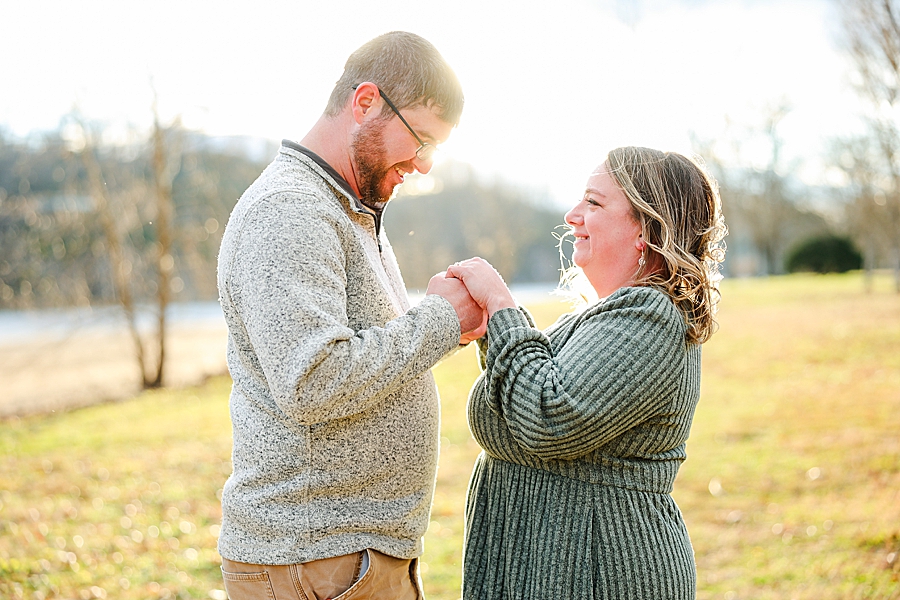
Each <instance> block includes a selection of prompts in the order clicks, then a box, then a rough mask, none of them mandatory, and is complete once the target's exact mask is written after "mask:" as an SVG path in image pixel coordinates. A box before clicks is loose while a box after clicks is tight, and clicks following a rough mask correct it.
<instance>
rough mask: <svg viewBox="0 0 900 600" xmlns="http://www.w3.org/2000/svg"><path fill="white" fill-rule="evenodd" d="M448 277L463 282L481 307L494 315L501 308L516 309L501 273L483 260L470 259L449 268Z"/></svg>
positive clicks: (489, 314)
mask: <svg viewBox="0 0 900 600" xmlns="http://www.w3.org/2000/svg"><path fill="white" fill-rule="evenodd" d="M447 277H456V278H457V279H459V280H460V281H462V282H463V283H464V284H465V286H466V289H467V290H469V294H471V295H472V298H473V299H474V300H475V302H477V303H478V305H479V306H481V307H482V308H484V309H485V310H486V311H487V314H488V316H491V315H493V314H494V313H495V312H497V311H498V310H500V309H501V308H515V307H516V301H515V300H514V299H513V297H512V293H510V291H509V288H508V287H506V283H504V282H503V278H502V277H501V276H500V273H498V272H497V270H496V269H494V267H492V266H491V264H490V263H489V262H488V261H486V260H484V259H483V258H478V257H475V258H470V259H468V260H464V261H462V262H458V263H456V264H455V265H452V266H450V267H448V268H447Z"/></svg>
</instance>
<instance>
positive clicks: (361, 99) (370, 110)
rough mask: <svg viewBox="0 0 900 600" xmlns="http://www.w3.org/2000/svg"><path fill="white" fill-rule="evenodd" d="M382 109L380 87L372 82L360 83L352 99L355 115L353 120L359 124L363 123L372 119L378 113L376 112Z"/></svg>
mask: <svg viewBox="0 0 900 600" xmlns="http://www.w3.org/2000/svg"><path fill="white" fill-rule="evenodd" d="M380 108H381V93H380V92H379V91H378V86H377V85H375V84H374V83H372V82H371V81H366V82H363V83H360V84H359V85H358V86H356V89H355V90H353V95H352V96H351V97H350V110H351V112H352V113H353V119H354V120H355V121H356V122H357V123H362V122H363V121H365V120H366V119H369V118H372V117H373V116H375V115H376V114H377V113H376V112H375V111H377V110H380Z"/></svg>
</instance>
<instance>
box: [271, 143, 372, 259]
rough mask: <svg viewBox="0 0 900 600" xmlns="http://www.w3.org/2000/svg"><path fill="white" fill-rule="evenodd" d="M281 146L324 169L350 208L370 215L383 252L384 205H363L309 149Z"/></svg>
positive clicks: (335, 172)
mask: <svg viewBox="0 0 900 600" xmlns="http://www.w3.org/2000/svg"><path fill="white" fill-rule="evenodd" d="M281 145H282V146H285V147H287V148H290V149H291V150H296V151H297V152H300V153H302V154H305V155H306V156H308V157H309V158H310V159H311V160H312V161H313V162H315V163H316V164H317V165H319V166H320V167H322V170H324V171H325V172H326V173H328V175H329V176H330V177H331V178H332V179H333V180H334V182H335V183H336V184H338V186H339V187H340V188H341V191H342V192H344V194H345V195H346V196H347V198H349V199H350V208H352V209H353V211H354V212H356V213H359V214H364V215H370V216H371V217H372V218H373V219H374V220H375V241H377V242H378V251H379V252H381V215H382V214H383V213H384V204H382V205H381V206H379V207H377V208H372V207H370V206H366V205H365V204H363V202H362V200H361V199H360V198H359V196H357V195H356V192H354V191H353V188H351V187H350V184H349V183H347V180H346V179H344V178H343V177H342V176H341V175H340V173H338V172H337V171H336V170H335V168H334V167H332V166H331V165H329V164H328V163H327V162H325V159H324V158H322V157H321V156H319V155H318V154H316V153H315V152H313V151H312V150H310V149H309V148H307V147H305V146H301V145H300V144H298V143H297V142H292V141H291V140H281Z"/></svg>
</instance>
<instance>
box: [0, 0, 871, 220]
mask: <svg viewBox="0 0 900 600" xmlns="http://www.w3.org/2000/svg"><path fill="white" fill-rule="evenodd" d="M4 4H5V6H4V7H3V10H2V13H3V17H4V18H3V21H4V32H3V35H2V36H0V82H2V84H0V86H2V91H0V127H6V128H7V129H8V130H11V131H12V132H13V133H15V134H17V135H24V134H26V133H28V132H29V131H32V130H36V129H50V128H54V127H55V126H56V125H57V124H58V122H59V120H60V117H61V116H62V115H64V114H65V113H67V112H68V111H70V110H71V109H72V107H73V106H75V105H76V103H77V104H78V106H79V107H80V108H81V110H82V112H84V113H85V114H86V115H87V116H88V117H89V118H92V119H98V120H101V121H105V122H107V123H108V124H110V125H111V126H113V127H114V128H118V129H120V130H123V129H125V128H127V127H129V126H136V127H145V126H146V125H147V124H148V122H149V120H150V118H151V117H150V105H151V101H152V92H151V88H150V79H151V76H152V79H153V83H154V86H155V87H156V89H157V91H158V94H159V97H160V110H161V113H162V115H163V118H164V119H171V118H173V117H174V116H176V115H181V117H182V119H183V121H184V123H185V124H186V125H187V126H189V127H192V128H197V129H201V130H203V131H205V132H207V133H209V134H214V135H218V134H223V135H251V136H261V137H266V138H270V139H272V140H276V141H277V140H280V139H282V138H291V139H299V138H301V137H302V136H303V135H304V134H305V132H306V131H307V129H308V128H309V127H310V126H311V125H312V124H313V123H314V122H315V120H316V119H317V118H318V116H319V115H320V114H321V111H322V109H323V107H324V105H325V102H326V99H327V97H328V95H329V93H330V91H331V87H332V85H333V83H334V81H335V80H336V79H337V78H338V76H339V75H340V73H341V70H342V68H343V64H344V61H345V60H346V58H347V56H348V55H349V54H350V53H351V52H352V51H353V50H354V49H356V48H357V47H359V46H360V45H361V44H362V43H364V42H365V41H367V40H369V39H371V38H373V37H375V36H377V35H379V34H381V33H384V32H386V31H391V30H395V29H403V30H407V31H412V32H415V33H418V34H420V35H422V36H424V37H425V38H427V39H428V40H430V41H431V42H432V43H434V44H435V46H436V47H437V48H438V49H439V50H440V51H441V53H442V54H443V55H444V57H445V58H446V59H447V60H448V61H449V62H450V64H451V65H452V66H453V67H454V69H455V70H456V72H457V75H458V76H459V78H460V80H461V82H462V84H463V88H464V91H465V94H466V108H465V111H464V113H463V117H462V122H461V124H460V126H459V127H458V129H457V130H456V131H455V132H454V133H453V135H452V136H451V138H450V141H449V142H448V143H447V144H445V146H444V149H445V150H446V152H444V153H443V154H445V155H450V156H453V157H454V158H456V159H459V160H462V161H465V162H468V163H470V164H472V165H474V166H475V168H476V169H478V170H479V171H481V172H483V173H486V174H499V175H500V176H501V177H503V178H505V179H506V180H508V181H510V182H513V183H516V184H522V185H527V186H532V187H535V188H538V189H543V190H547V191H548V192H549V193H550V194H551V196H553V197H554V198H555V199H556V200H558V201H559V202H561V203H564V204H568V203H571V202H574V201H576V200H577V199H578V198H579V196H580V193H581V190H582V189H583V186H584V183H585V181H586V179H587V176H588V174H589V173H590V171H591V170H592V169H593V167H594V166H596V165H597V164H598V163H599V162H600V161H601V160H602V159H603V157H604V155H605V152H606V151H607V150H609V149H611V148H613V147H616V146H619V145H626V144H627V145H645V146H651V147H657V148H660V149H672V150H680V151H690V149H691V147H690V141H689V140H690V137H689V135H690V133H691V132H695V133H697V134H698V135H700V136H701V137H705V138H719V139H721V138H724V137H725V135H726V127H727V123H729V122H730V123H732V126H731V127H732V129H734V128H735V127H737V128H741V127H746V126H754V125H758V124H761V123H762V121H763V115H764V113H765V110H766V107H768V106H771V105H774V104H777V103H778V102H780V101H782V100H786V101H787V102H789V103H790V105H791V106H792V107H793V110H792V112H791V113H790V114H789V116H788V117H787V118H786V119H785V120H784V122H783V125H782V129H781V133H782V136H783V137H784V139H785V140H786V147H785V153H786V154H787V155H788V157H789V159H796V160H797V161H798V163H797V168H798V172H799V173H800V174H801V175H802V176H803V177H804V178H805V179H806V180H808V181H809V182H812V183H814V182H817V181H819V180H821V179H822V177H823V174H822V168H821V153H822V151H823V148H825V147H826V146H827V141H828V139H829V138H830V137H832V136H835V135H838V134H844V133H847V132H849V131H852V130H854V129H857V128H858V124H857V123H858V121H857V119H856V117H855V115H856V114H857V113H858V104H859V103H858V101H857V100H856V97H855V95H854V94H853V92H852V90H851V89H850V87H849V84H848V79H849V72H848V69H847V66H846V61H845V60H844V58H843V56H842V54H841V52H840V49H839V48H838V42H837V37H836V36H837V34H838V33H839V31H840V23H839V19H838V15H837V9H836V3H835V2H833V1H832V0H631V1H629V0H554V1H552V2H549V1H547V0H537V1H536V0H516V1H500V0H452V1H448V2H419V3H414V4H409V3H400V4H390V3H387V4H386V3H373V2H362V1H358V0H354V1H344V2H342V1H340V0H333V1H331V2H323V1H321V0H292V1H284V2H274V1H267V0H257V1H256V2H228V1H222V0H220V1H217V2H211V1H208V0H198V1H192V0H179V1H166V0H163V1H157V2H122V1H121V0H114V1H108V2H104V1H100V0H79V1H78V2H70V1H65V2H50V1H42V0H30V1H28V2H11V1H10V2H4ZM753 153H754V147H753V145H748V146H747V147H746V149H745V151H744V153H743V158H744V160H748V161H752V160H759V157H758V156H754V154H753ZM799 161H802V162H799Z"/></svg>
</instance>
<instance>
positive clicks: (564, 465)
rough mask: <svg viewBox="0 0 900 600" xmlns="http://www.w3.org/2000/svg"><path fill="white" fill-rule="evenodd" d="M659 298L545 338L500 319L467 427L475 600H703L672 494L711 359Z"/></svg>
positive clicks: (580, 318) (468, 564) (469, 577)
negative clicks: (471, 452)
mask: <svg viewBox="0 0 900 600" xmlns="http://www.w3.org/2000/svg"><path fill="white" fill-rule="evenodd" d="M685 331H686V326H685V323H684V319H683V318H682V316H681V314H680V313H679V312H678V311H677V310H676V308H675V306H674V305H673V303H672V302H671V300H670V299H669V298H668V296H666V295H665V294H663V293H662V292H660V291H658V290H655V289H651V288H621V289H619V290H618V291H616V292H614V293H613V294H612V295H610V296H609V297H607V298H606V299H605V300H603V301H601V302H599V303H597V304H595V305H592V306H591V307H589V308H588V309H587V310H585V311H583V312H580V313H573V314H568V315H565V316H563V317H561V318H560V319H559V320H558V321H557V322H556V323H555V324H554V325H552V326H550V327H549V328H548V329H547V330H546V331H544V332H541V331H539V330H538V329H536V328H534V326H533V324H532V322H531V318H530V316H529V315H528V314H527V313H526V312H525V311H524V310H516V309H511V308H509V309H503V310H500V311H497V312H496V313H494V315H493V316H492V317H491V319H490V322H489V324H488V336H487V342H486V343H485V342H484V341H483V340H482V341H481V346H480V349H481V361H482V368H483V372H482V374H481V376H480V377H479V379H478V380H477V382H476V383H475V386H474V387H473V388H472V391H471V393H470V396H469V405H468V420H469V427H470V429H471V430H472V434H473V435H474V437H475V439H476V440H477V441H478V443H479V444H480V445H481V447H482V448H483V449H484V451H483V452H482V453H481V455H480V456H479V457H478V460H477V462H476V464H475V469H474V472H473V474H472V481H471V483H470V487H469V495H468V500H467V505H466V539H465V549H464V565H463V598H465V599H466V600H468V599H471V600H475V599H478V600H491V599H513V598H515V599H538V598H564V599H576V600H588V599H601V598H602V599H626V598H633V599H635V600H648V599H656V598H673V599H674V598H678V599H682V598H694V596H695V589H696V573H695V569H694V555H693V550H692V548H691V543H690V539H689V537H688V533H687V530H686V528H685V526H684V522H683V520H682V517H681V512H680V511H679V509H678V506H677V505H676V504H675V501H674V500H673V499H672V497H671V496H670V495H669V494H670V492H671V491H672V485H673V482H674V480H675V476H676V474H677V472H678V468H679V466H680V465H681V463H682V461H684V459H685V457H686V454H685V441H686V440H687V438H688V434H689V432H690V427H691V420H692V419H693V414H694V408H695V407H696V405H697V400H698V398H699V394H700V347H699V346H697V345H692V344H687V343H686V342H685Z"/></svg>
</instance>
